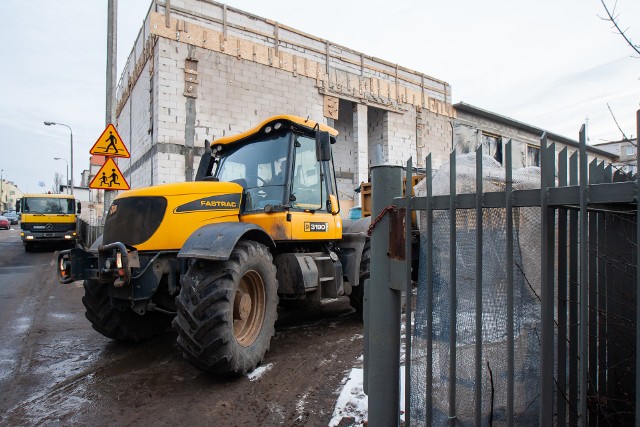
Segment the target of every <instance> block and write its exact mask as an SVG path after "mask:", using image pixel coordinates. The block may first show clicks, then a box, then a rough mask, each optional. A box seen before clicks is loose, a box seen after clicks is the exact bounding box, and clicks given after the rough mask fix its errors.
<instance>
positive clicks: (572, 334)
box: [569, 152, 580, 426]
mask: <svg viewBox="0 0 640 427" xmlns="http://www.w3.org/2000/svg"><path fill="white" fill-rule="evenodd" d="M569 184H570V185H572V186H575V185H578V153H577V152H574V153H573V154H572V155H571V157H570V158H569ZM578 260H579V259H578V212H577V211H576V210H571V211H570V212H569V425H570V426H575V425H577V424H578V412H577V411H578V382H579V381H578V349H579V348H580V341H579V340H578Z"/></svg>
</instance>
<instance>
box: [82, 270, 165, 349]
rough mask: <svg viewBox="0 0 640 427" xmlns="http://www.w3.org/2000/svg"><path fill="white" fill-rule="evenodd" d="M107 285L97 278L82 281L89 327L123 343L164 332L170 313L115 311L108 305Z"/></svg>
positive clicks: (83, 302)
mask: <svg viewBox="0 0 640 427" xmlns="http://www.w3.org/2000/svg"><path fill="white" fill-rule="evenodd" d="M108 287H109V285H108V284H104V283H100V282H98V281H97V280H85V281H84V296H83V297H82V304H84V306H85V308H86V309H87V311H86V312H85V316H86V318H87V319H88V320H89V322H91V325H92V326H93V329H95V330H96V331H98V332H100V333H101V334H102V335H104V336H105V337H107V338H111V339H114V340H118V341H125V342H139V341H142V340H145V339H147V338H151V337H152V336H154V335H158V334H160V333H162V332H164V331H166V330H167V329H168V328H169V327H170V326H171V320H172V319H173V316H171V315H168V314H163V313H158V312H146V313H145V314H144V315H142V316H140V315H138V314H136V313H134V312H133V311H131V310H124V311H122V310H119V309H117V308H116V307H114V306H113V305H112V304H111V299H110V298H109V288H108Z"/></svg>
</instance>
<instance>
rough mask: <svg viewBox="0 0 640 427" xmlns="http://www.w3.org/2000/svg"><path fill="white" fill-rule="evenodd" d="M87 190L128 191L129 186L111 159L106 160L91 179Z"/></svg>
mask: <svg viewBox="0 0 640 427" xmlns="http://www.w3.org/2000/svg"><path fill="white" fill-rule="evenodd" d="M89 188H95V189H98V190H128V189H129V184H128V183H127V180H126V179H124V176H122V172H120V169H118V165H116V162H114V161H113V159H111V158H108V159H107V161H106V162H104V165H102V167H101V168H100V170H99V171H98V173H97V174H96V176H94V177H93V179H92V180H91V183H90V184H89Z"/></svg>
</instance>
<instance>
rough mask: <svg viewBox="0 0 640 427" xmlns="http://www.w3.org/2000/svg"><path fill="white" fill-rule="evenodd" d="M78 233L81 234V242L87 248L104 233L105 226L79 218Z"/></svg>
mask: <svg viewBox="0 0 640 427" xmlns="http://www.w3.org/2000/svg"><path fill="white" fill-rule="evenodd" d="M77 226H78V234H79V235H80V242H81V243H82V245H83V246H86V247H87V248H89V247H91V245H92V244H93V242H95V241H96V239H97V238H98V237H100V236H101V235H102V232H103V226H102V225H101V224H97V225H92V224H90V223H88V222H86V221H84V220H82V219H79V218H78V220H77Z"/></svg>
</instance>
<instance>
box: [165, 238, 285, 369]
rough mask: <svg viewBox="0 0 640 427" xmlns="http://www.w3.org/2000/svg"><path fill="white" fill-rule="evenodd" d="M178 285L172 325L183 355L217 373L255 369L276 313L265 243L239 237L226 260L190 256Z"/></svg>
mask: <svg viewBox="0 0 640 427" xmlns="http://www.w3.org/2000/svg"><path fill="white" fill-rule="evenodd" d="M181 285H182V286H181V289H180V295H179V296H178V297H177V298H176V306H177V308H178V314H177V316H176V319H175V320H174V327H175V328H176V329H177V330H178V345H179V346H180V348H181V349H182V352H183V355H184V356H185V358H186V359H187V360H188V361H189V362H190V363H191V364H193V365H194V366H195V367H197V368H198V369H201V370H203V371H206V372H210V373H214V374H218V375H244V374H246V373H247V372H250V371H252V370H253V369H255V367H256V366H258V364H259V363H260V362H261V361H262V359H263V358H264V355H265V353H266V352H267V351H268V350H269V346H270V343H271V338H272V337H273V335H274V332H275V327H274V325H275V322H276V318H277V317H278V311H277V308H278V293H277V291H278V281H277V279H276V267H275V265H274V264H273V258H272V256H271V253H270V252H269V249H268V248H267V247H266V246H264V245H262V244H260V243H257V242H253V241H248V240H241V241H240V242H238V244H237V245H236V247H235V248H234V249H233V251H232V253H231V255H230V257H229V259H228V260H226V261H215V262H210V261H204V260H195V261H193V263H192V265H191V266H190V267H189V269H188V270H187V273H186V274H185V276H184V277H183V279H182V283H181Z"/></svg>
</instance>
